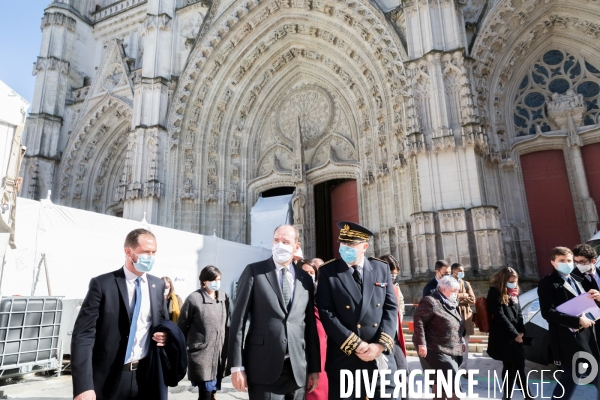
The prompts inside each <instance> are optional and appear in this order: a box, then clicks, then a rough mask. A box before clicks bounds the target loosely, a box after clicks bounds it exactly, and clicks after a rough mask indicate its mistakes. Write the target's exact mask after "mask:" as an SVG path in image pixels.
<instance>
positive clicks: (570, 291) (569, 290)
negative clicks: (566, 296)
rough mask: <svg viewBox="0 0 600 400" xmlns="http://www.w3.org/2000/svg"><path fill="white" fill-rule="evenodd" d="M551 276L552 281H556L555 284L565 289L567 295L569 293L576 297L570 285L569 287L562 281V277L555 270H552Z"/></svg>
mask: <svg viewBox="0 0 600 400" xmlns="http://www.w3.org/2000/svg"><path fill="white" fill-rule="evenodd" d="M552 274H553V275H554V279H555V280H556V283H557V284H558V285H559V286H561V285H562V287H563V288H565V290H566V291H567V292H569V293H571V294H572V295H573V296H574V297H577V292H575V289H573V287H572V286H571V285H569V283H568V282H567V281H566V280H564V279H563V277H562V275H561V274H560V272H558V271H557V270H554V272H552Z"/></svg>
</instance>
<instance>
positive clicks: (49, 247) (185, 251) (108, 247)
mask: <svg viewBox="0 0 600 400" xmlns="http://www.w3.org/2000/svg"><path fill="white" fill-rule="evenodd" d="M16 221H17V224H16V238H15V240H16V245H17V248H16V249H15V250H10V251H8V252H7V260H6V261H7V263H6V266H5V270H4V275H3V279H2V287H1V291H2V295H3V296H10V295H22V296H29V295H33V294H35V295H38V296H44V295H47V294H48V291H47V285H46V276H45V274H44V267H43V264H42V267H41V272H40V273H39V278H38V279H37V285H36V290H35V293H32V291H31V290H32V285H33V282H34V281H35V280H36V276H37V275H38V265H39V263H40V260H41V255H42V254H43V253H44V254H45V255H46V260H47V265H48V275H49V277H50V285H51V289H52V295H53V296H65V297H66V298H83V297H85V294H86V293H87V289H88V284H89V281H90V279H91V278H92V277H94V276H97V275H100V274H103V273H106V272H110V271H114V270H116V269H118V268H119V267H121V266H122V265H123V263H124V261H125V255H124V252H123V242H124V240H125V236H126V235H127V233H128V232H130V231H131V230H133V229H136V228H140V227H145V228H147V229H150V230H151V231H152V233H154V235H155V236H156V241H157V246H158V251H157V253H156V263H155V265H154V268H153V269H152V272H151V273H152V275H155V276H158V277H162V276H168V277H170V278H171V279H172V280H173V282H174V286H175V291H176V293H177V294H179V295H180V296H181V297H182V298H183V299H185V298H186V297H187V295H188V294H190V293H191V292H193V291H194V290H196V289H198V288H199V281H198V276H199V274H200V271H201V270H202V268H204V267H205V266H206V265H214V266H216V267H217V268H219V269H220V270H221V273H222V277H221V279H222V280H221V287H222V289H223V290H224V291H226V292H227V293H228V294H229V295H232V288H233V283H234V282H235V281H237V280H238V278H239V276H240V274H241V273H242V271H243V269H244V267H245V266H246V265H247V264H249V263H252V262H255V261H259V260H264V259H266V258H268V257H269V256H270V255H271V252H270V251H268V250H265V249H263V248H259V247H252V246H248V245H245V244H241V243H234V242H230V241H227V240H223V239H220V238H217V237H214V236H203V235H198V234H194V233H189V232H184V231H178V230H175V229H169V228H164V227H161V226H157V225H151V224H150V225H145V226H144V224H142V223H141V222H140V221H134V220H128V219H123V218H117V217H112V216H109V215H104V214H98V213H94V212H89V211H83V210H77V209H74V208H69V207H62V206H57V205H53V204H51V203H47V202H45V201H44V200H42V202H37V201H33V200H27V199H23V198H19V199H18V202H17V218H16Z"/></svg>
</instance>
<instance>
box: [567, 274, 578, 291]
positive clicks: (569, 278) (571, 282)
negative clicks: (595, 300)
mask: <svg viewBox="0 0 600 400" xmlns="http://www.w3.org/2000/svg"><path fill="white" fill-rule="evenodd" d="M567 282H569V285H571V287H572V288H573V289H574V290H575V293H577V294H578V295H580V294H581V293H579V288H578V287H577V284H576V283H575V282H573V279H571V277H568V278H567Z"/></svg>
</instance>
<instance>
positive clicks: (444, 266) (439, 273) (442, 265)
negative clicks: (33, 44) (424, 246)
mask: <svg viewBox="0 0 600 400" xmlns="http://www.w3.org/2000/svg"><path fill="white" fill-rule="evenodd" d="M446 275H448V276H449V275H450V264H448V262H447V261H445V260H437V261H436V262H435V276H434V277H433V279H432V280H430V281H429V282H427V285H425V287H424V288H423V297H425V296H429V295H430V294H432V293H435V291H436V290H437V286H438V282H439V281H440V279H442V277H444V276H446Z"/></svg>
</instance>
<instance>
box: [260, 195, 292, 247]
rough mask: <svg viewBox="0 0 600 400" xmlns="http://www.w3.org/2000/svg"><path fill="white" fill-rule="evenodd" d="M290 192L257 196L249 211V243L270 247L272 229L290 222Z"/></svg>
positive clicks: (271, 243)
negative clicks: (280, 194) (270, 195)
mask: <svg viewBox="0 0 600 400" xmlns="http://www.w3.org/2000/svg"><path fill="white" fill-rule="evenodd" d="M293 196H294V195H292V194H286V195H284V196H273V197H259V198H258V201H257V202H256V204H255V205H254V206H253V207H252V210H251V211H250V221H251V225H250V226H251V227H252V228H251V233H250V237H251V240H250V244H251V245H252V246H261V247H264V248H267V249H271V247H272V246H273V231H274V230H275V228H277V227H278V226H279V225H284V224H291V223H292V219H291V210H290V202H291V201H292V197H293Z"/></svg>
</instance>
